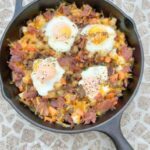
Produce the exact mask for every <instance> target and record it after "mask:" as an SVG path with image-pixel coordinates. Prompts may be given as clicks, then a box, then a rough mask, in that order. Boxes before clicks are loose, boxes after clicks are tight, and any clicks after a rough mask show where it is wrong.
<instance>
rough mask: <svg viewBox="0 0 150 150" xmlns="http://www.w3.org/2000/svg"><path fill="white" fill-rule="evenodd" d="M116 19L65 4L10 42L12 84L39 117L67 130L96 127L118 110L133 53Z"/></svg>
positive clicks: (130, 67) (28, 23) (39, 19)
mask: <svg viewBox="0 0 150 150" xmlns="http://www.w3.org/2000/svg"><path fill="white" fill-rule="evenodd" d="M116 21H117V20H116V19H115V18H112V17H109V18H106V17H104V15H103V13H97V12H95V11H94V10H93V9H92V8H91V7H90V6H89V5H83V7H82V8H77V7H76V5H75V4H72V5H69V4H65V3H63V4H61V5H60V6H59V7H58V9H57V10H53V9H48V10H46V11H45V12H44V13H41V14H40V15H38V16H37V17H36V18H35V19H33V20H29V21H28V22H27V26H25V27H22V33H23V36H22V37H21V38H20V39H19V40H17V41H15V42H10V53H11V55H12V56H11V59H10V61H9V67H10V68H11V70H12V81H13V83H14V84H15V85H16V86H17V87H18V88H19V91H20V94H19V100H20V101H21V102H23V103H24V104H25V105H27V106H28V107H29V108H30V109H31V110H32V111H33V112H34V113H35V114H36V115H38V116H39V117H40V118H42V119H44V121H48V122H51V123H58V124H60V125H62V126H65V127H73V126H74V125H75V124H81V123H83V124H90V123H95V122H96V117H97V116H100V115H103V114H104V113H105V112H106V111H108V110H113V109H115V107H117V103H118V100H119V97H121V96H122V92H123V91H124V90H126V88H127V85H128V79H129V78H131V77H132V66H133V62H134V59H133V57H132V53H133V49H132V48H130V47H129V46H128V44H127V42H126V39H125V34H124V33H122V32H121V31H120V30H119V29H117V26H116Z"/></svg>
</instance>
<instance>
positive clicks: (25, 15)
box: [0, 0, 143, 133]
mask: <svg viewBox="0 0 150 150" xmlns="http://www.w3.org/2000/svg"><path fill="white" fill-rule="evenodd" d="M67 1H68V2H71V3H72V2H74V1H73V0H67ZM76 3H77V4H78V5H79V6H81V5H82V3H83V1H81V0H76ZM84 3H88V4H90V5H91V6H92V7H93V8H95V9H96V10H97V11H101V10H103V12H104V14H105V16H114V17H116V18H117V19H118V23H117V24H118V27H119V28H120V29H121V30H122V31H123V32H125V34H126V36H127V39H128V43H129V45H130V46H131V47H135V51H134V58H135V65H134V68H133V79H132V80H131V81H130V84H129V86H128V89H127V90H126V91H125V92H124V96H123V97H122V98H120V100H119V103H118V106H117V109H116V110H114V111H108V112H107V113H106V114H105V115H103V116H102V117H99V118H98V119H97V122H96V123H95V124H92V125H78V126H76V127H75V128H74V129H69V128H63V127H61V126H59V125H55V124H50V123H47V122H43V121H42V120H41V119H39V117H38V116H35V115H34V113H32V112H31V111H30V110H29V109H28V108H27V107H24V106H23V104H21V103H20V102H19V101H18V98H17V93H18V90H17V88H16V87H15V86H14V85H10V84H9V83H10V81H11V72H10V69H9V68H8V64H7V61H8V60H9V58H10V55H9V47H8V40H7V39H9V40H11V41H14V40H16V39H18V38H19V37H20V36H21V35H20V28H21V27H22V26H23V25H24V24H25V23H26V21H27V20H29V19H32V18H33V17H35V16H36V15H37V14H38V13H39V12H40V11H41V10H44V9H45V8H48V7H56V6H57V5H58V4H59V0H51V1H46V0H41V1H37V2H35V3H32V4H31V5H29V6H28V8H27V9H24V10H23V11H22V13H21V14H20V15H19V16H17V17H16V18H15V19H14V21H13V22H12V23H11V24H10V26H9V27H8V30H7V31H6V33H5V35H4V37H3V40H2V45H1V51H0V74H1V78H2V84H3V92H2V93H3V95H5V98H6V99H7V100H8V102H9V103H11V104H12V106H13V107H14V108H15V109H16V110H17V112H18V113H20V114H21V115H22V116H23V117H24V118H26V119H27V120H28V121H30V122H31V123H33V124H35V125H37V126H39V127H41V128H44V129H48V130H51V131H55V132H63V133H75V132H83V131H87V130H90V129H94V128H95V127H96V126H99V125H101V124H102V123H104V122H105V121H106V120H108V119H110V118H112V116H114V115H115V114H117V113H118V112H119V111H120V110H121V109H122V108H123V107H124V106H125V105H126V104H127V103H128V102H129V100H131V99H132V98H133V96H134V95H135V89H136V88H137V85H138V84H139V82H140V81H139V79H141V78H140V77H141V74H142V69H143V57H142V56H143V52H142V48H141V45H140V41H139V37H138V35H137V33H136V31H135V29H134V28H135V27H134V25H133V23H132V22H131V21H130V20H129V19H128V18H127V16H125V15H124V14H123V13H122V12H120V11H119V10H117V9H116V8H114V7H113V6H112V5H111V4H109V3H107V2H106V1H99V2H98V1H97V0H84ZM131 97H132V98H131Z"/></svg>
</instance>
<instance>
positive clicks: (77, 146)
mask: <svg viewBox="0 0 150 150" xmlns="http://www.w3.org/2000/svg"><path fill="white" fill-rule="evenodd" d="M30 1H32V0H25V1H24V5H25V4H27V3H29V2H30ZM112 1H113V2H114V3H115V4H116V5H117V6H119V7H120V8H121V9H123V11H125V12H126V13H127V14H128V15H129V16H131V17H132V18H133V19H134V20H135V22H136V25H137V28H138V31H139V34H140V36H141V39H142V43H143V46H144V53H145V71H144V77H143V81H142V84H141V86H140V90H139V92H138V94H137V95H136V97H135V98H134V100H133V102H132V103H131V104H130V105H129V107H128V108H127V110H126V111H125V112H124V114H123V117H122V120H121V129H122V131H123V134H124V136H125V137H126V138H127V139H128V141H129V143H130V144H131V145H132V147H134V149H135V150H149V149H150V9H149V8H150V0H112ZM14 5H15V0H0V35H2V33H3V32H4V29H5V28H6V26H7V24H8V23H9V21H10V20H11V18H12V15H13V11H14ZM47 149H48V150H115V146H114V144H113V143H112V141H111V140H110V138H109V137H107V136H106V135H104V134H102V133H98V132H88V133H82V134H76V135H63V134H56V133H51V132H46V131H44V130H41V129H39V128H37V127H35V126H33V125H31V124H30V123H28V122H27V121H26V120H24V119H23V118H22V117H20V116H19V115H18V114H17V113H16V112H15V111H14V110H13V108H12V107H11V106H10V105H9V104H8V103H7V102H6V101H5V100H4V99H3V98H2V96H1V95H0V150H47Z"/></svg>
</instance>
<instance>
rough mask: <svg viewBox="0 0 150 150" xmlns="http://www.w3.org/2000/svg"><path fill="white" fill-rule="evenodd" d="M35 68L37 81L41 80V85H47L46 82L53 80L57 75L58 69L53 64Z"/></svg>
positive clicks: (42, 64) (40, 65)
mask: <svg viewBox="0 0 150 150" xmlns="http://www.w3.org/2000/svg"><path fill="white" fill-rule="evenodd" d="M34 67H35V69H36V75H37V79H38V80H40V81H41V83H45V82H46V81H49V80H51V79H53V78H54V77H55V75H56V69H55V66H54V64H52V63H47V64H44V63H41V64H39V65H38V64H36V65H34Z"/></svg>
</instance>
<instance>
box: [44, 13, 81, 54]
mask: <svg viewBox="0 0 150 150" xmlns="http://www.w3.org/2000/svg"><path fill="white" fill-rule="evenodd" d="M44 31H45V35H46V37H47V38H48V44H49V46H50V47H51V48H53V49H54V50H55V51H57V52H67V51H69V50H70V49H71V47H72V45H73V43H74V41H75V37H76V36H77V34H78V27H77V26H76V24H74V23H73V22H72V21H71V20H70V19H69V18H67V17H65V16H57V17H54V18H53V19H52V20H51V21H49V22H48V24H47V25H46V27H45V28H44Z"/></svg>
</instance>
